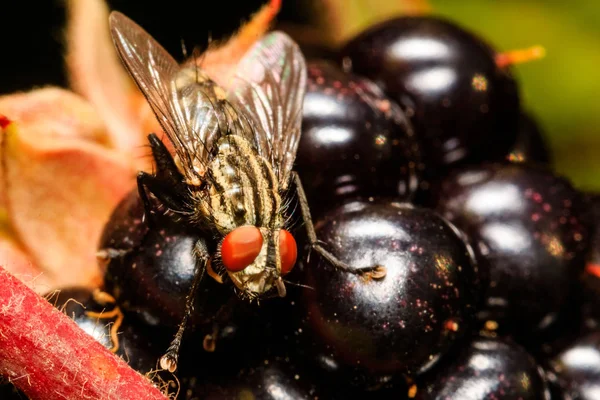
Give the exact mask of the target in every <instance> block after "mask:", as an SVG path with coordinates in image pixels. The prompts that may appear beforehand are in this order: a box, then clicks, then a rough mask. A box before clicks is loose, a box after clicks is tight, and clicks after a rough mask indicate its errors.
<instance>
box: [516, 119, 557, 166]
mask: <svg viewBox="0 0 600 400" xmlns="http://www.w3.org/2000/svg"><path fill="white" fill-rule="evenodd" d="M507 158H508V160H510V161H512V162H525V163H529V164H532V163H535V164H546V165H550V164H551V160H552V157H551V155H550V149H549V148H548V145H547V144H546V139H545V138H544V134H543V133H542V130H541V129H540V127H539V125H538V122H537V120H536V119H535V118H534V117H533V116H532V115H531V114H528V113H525V112H522V113H521V117H520V119H519V131H518V133H517V141H516V142H515V144H514V146H513V147H512V149H511V151H510V152H509V154H508V157H507Z"/></svg>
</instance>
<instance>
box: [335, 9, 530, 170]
mask: <svg viewBox="0 0 600 400" xmlns="http://www.w3.org/2000/svg"><path fill="white" fill-rule="evenodd" d="M341 57H342V60H343V63H344V65H345V66H346V67H347V68H348V69H349V70H352V71H353V72H355V73H357V74H361V75H364V76H366V77H368V78H370V79H372V80H373V81H375V82H376V83H377V84H378V85H380V86H381V87H382V88H383V89H384V91H385V92H386V93H387V94H388V96H390V97H391V98H393V99H394V100H396V101H397V102H398V103H399V104H400V105H401V106H402V108H403V109H404V110H405V111H406V113H407V115H408V116H409V117H410V119H411V122H412V123H413V126H414V128H415V133H416V135H417V137H418V138H419V139H420V140H421V144H422V146H423V147H422V152H423V155H424V156H425V157H426V162H427V163H428V164H430V163H433V164H437V165H440V164H453V163H457V162H459V161H461V160H464V159H466V158H474V159H477V160H491V159H501V158H503V157H504V156H505V155H506V154H507V152H508V150H509V149H510V147H511V146H512V145H513V143H514V141H515V137H516V133H517V126H518V121H519V96H518V90H517V84H516V82H515V80H514V79H513V77H512V75H511V73H510V71H509V70H508V69H507V68H500V67H498V66H497V65H496V62H495V51H494V50H493V49H492V48H491V47H490V46H489V45H488V44H486V43H485V42H483V41H482V40H481V38H479V37H477V36H476V35H474V34H473V33H471V32H468V31H466V30H465V29H463V28H461V27H459V26H457V25H456V24H454V23H452V22H449V21H447V20H444V19H441V18H438V17H432V16H419V17H400V18H395V19H391V20H388V21H385V22H383V23H380V24H378V25H375V26H373V27H371V28H369V29H367V30H366V31H365V32H362V33H361V34H359V35H358V36H356V37H355V38H353V39H351V40H350V41H349V42H348V43H347V44H346V45H345V47H344V48H343V49H342V50H341Z"/></svg>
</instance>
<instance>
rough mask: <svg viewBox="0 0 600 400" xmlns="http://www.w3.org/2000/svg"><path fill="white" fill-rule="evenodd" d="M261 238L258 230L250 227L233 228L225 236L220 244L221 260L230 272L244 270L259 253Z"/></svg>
mask: <svg viewBox="0 0 600 400" xmlns="http://www.w3.org/2000/svg"><path fill="white" fill-rule="evenodd" d="M262 244H263V237H262V234H261V233H260V230H259V229H258V228H257V227H255V226H251V225H246V226H240V227H239V228H235V229H234V230H232V231H231V232H229V233H228V234H227V236H225V239H223V243H222V244H221V259H222V260H223V265H225V268H227V270H228V271H230V272H238V271H241V270H243V269H244V268H246V267H247V266H248V265H250V264H252V262H253V261H254V260H255V259H256V257H257V256H258V253H260V249H261V248H262Z"/></svg>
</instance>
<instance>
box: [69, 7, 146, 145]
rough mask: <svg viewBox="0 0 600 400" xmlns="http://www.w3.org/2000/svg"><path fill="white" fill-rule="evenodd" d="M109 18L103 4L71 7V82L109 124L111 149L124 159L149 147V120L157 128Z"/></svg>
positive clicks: (107, 124) (106, 8)
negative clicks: (119, 51)
mask: <svg viewBox="0 0 600 400" xmlns="http://www.w3.org/2000/svg"><path fill="white" fill-rule="evenodd" d="M108 15H109V10H108V7H107V5H106V3H105V2H104V0H70V1H68V24H67V31H66V35H67V37H66V39H67V56H66V61H67V69H68V72H69V79H70V83H71V87H72V88H73V89H74V90H75V91H77V92H78V93H81V94H82V95H83V96H84V97H85V98H86V99H88V100H89V102H90V103H91V104H92V105H93V106H94V107H95V108H96V110H97V112H98V114H99V115H100V117H101V118H102V119H103V120H104V123H105V124H106V126H107V127H108V134H109V137H110V143H111V145H112V146H113V147H114V148H116V149H118V150H119V151H122V152H124V153H130V152H132V151H135V152H137V151H139V150H140V148H142V146H145V145H146V144H147V143H146V134H147V133H150V132H149V131H146V130H145V129H147V125H148V121H147V118H148V117H150V121H151V122H150V123H151V124H153V125H158V124H157V123H156V121H155V118H154V115H152V114H149V113H148V111H149V106H148V105H147V104H146V101H145V99H144V97H143V96H142V94H141V92H140V91H139V90H138V88H137V87H136V86H135V84H134V83H133V81H132V80H131V79H130V78H129V76H128V74H127V72H126V71H125V69H124V68H123V66H122V64H121V62H120V60H119V58H118V55H117V52H116V51H115V48H114V45H113V42H112V40H111V38H110V32H109V28H108ZM154 131H155V132H156V130H154Z"/></svg>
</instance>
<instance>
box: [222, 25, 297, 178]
mask: <svg viewBox="0 0 600 400" xmlns="http://www.w3.org/2000/svg"><path fill="white" fill-rule="evenodd" d="M305 89H306V62H305V60H304V56H303V55H302V52H301V51H300V48H299V47H298V45H297V44H296V43H295V42H294V41H293V40H292V39H291V38H290V37H289V36H287V35H286V34H284V33H282V32H272V33H269V34H267V35H266V36H265V37H264V38H263V39H262V40H260V41H259V42H258V43H256V44H255V45H254V46H253V47H252V48H251V49H250V50H249V51H248V53H247V54H246V55H245V56H244V57H243V58H242V60H241V61H240V63H239V64H238V66H237V69H236V73H235V74H234V76H233V78H232V82H231V84H230V86H229V93H228V98H229V99H230V100H231V102H232V103H235V104H236V105H237V106H238V108H239V109H241V110H243V111H244V112H245V114H246V115H247V117H248V118H249V119H250V120H251V121H252V124H253V125H254V143H255V144H256V147H257V150H258V152H259V154H260V155H262V156H263V157H265V158H266V159H267V160H269V161H270V163H271V165H272V166H273V171H274V172H275V174H276V176H277V178H278V181H279V185H280V187H281V188H282V189H286V188H287V185H288V183H289V177H290V172H291V170H292V167H293V164H294V160H295V158H296V151H297V150H298V143H299V139H300V128H301V122H302V105H303V101H304V92H305Z"/></svg>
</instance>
